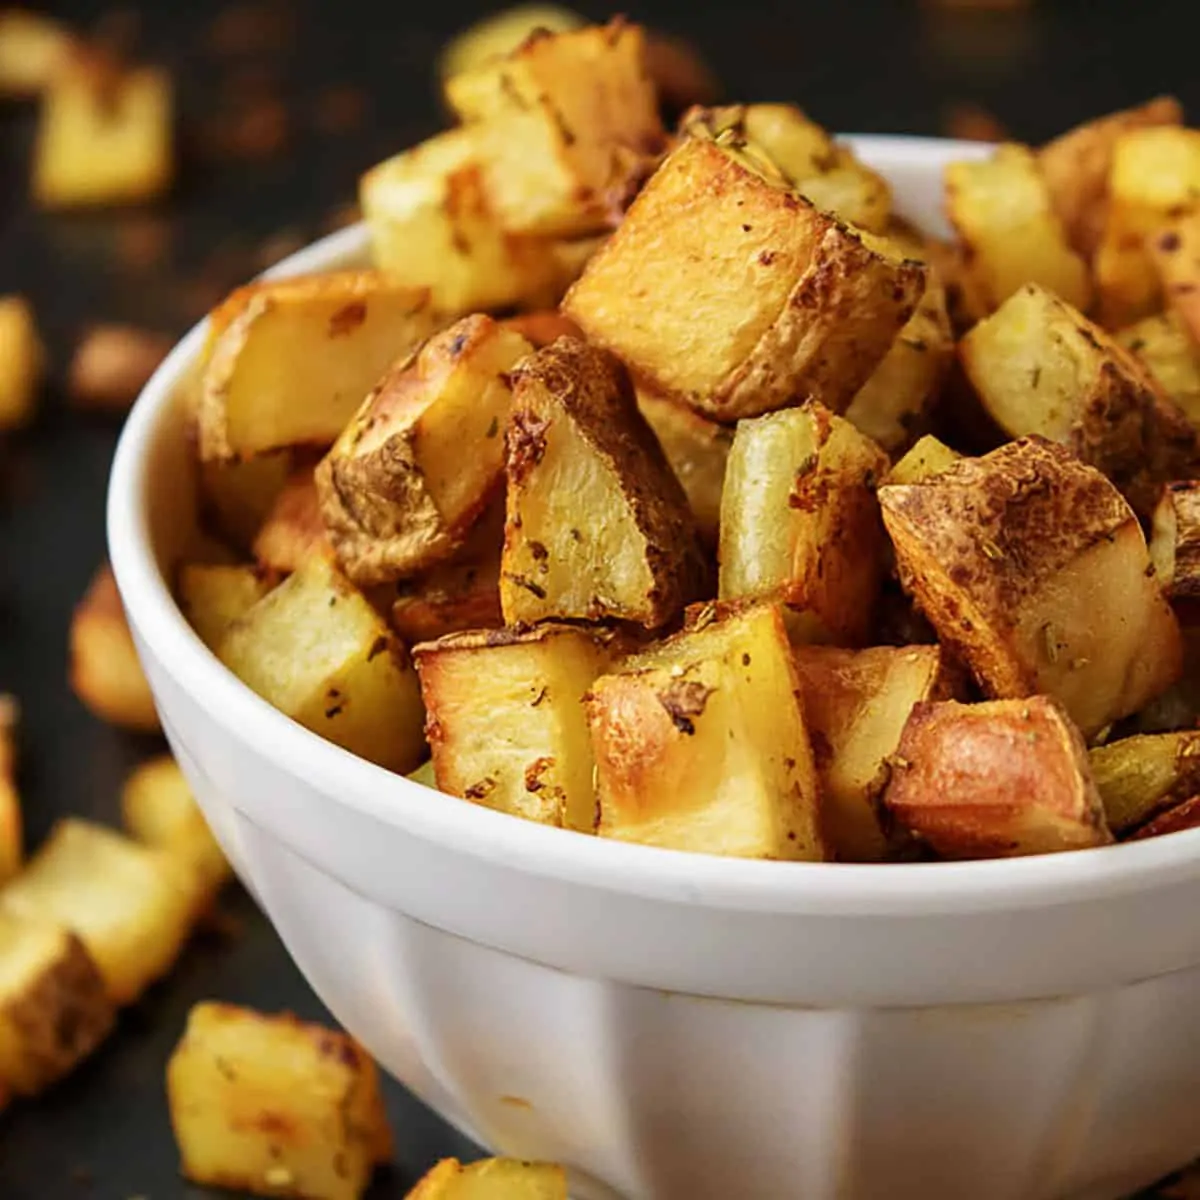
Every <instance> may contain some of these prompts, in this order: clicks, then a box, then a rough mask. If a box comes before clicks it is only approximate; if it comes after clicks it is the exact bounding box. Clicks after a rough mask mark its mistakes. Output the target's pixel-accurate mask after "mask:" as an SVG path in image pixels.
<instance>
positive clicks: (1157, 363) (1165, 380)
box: [1113, 312, 1200, 426]
mask: <svg viewBox="0 0 1200 1200" xmlns="http://www.w3.org/2000/svg"><path fill="white" fill-rule="evenodd" d="M1113 340H1114V341H1115V342H1116V343H1117V344H1118V345H1119V346H1123V347H1124V348H1125V349H1126V350H1128V351H1129V352H1130V353H1131V354H1133V355H1134V357H1135V358H1137V359H1138V360H1139V361H1140V362H1141V364H1142V365H1143V366H1144V367H1145V368H1146V370H1148V371H1149V372H1150V375H1151V377H1152V378H1153V379H1154V381H1155V383H1157V384H1158V386H1159V387H1160V388H1161V389H1162V390H1163V391H1164V392H1165V393H1166V394H1167V395H1168V396H1169V397H1170V398H1171V399H1172V400H1174V401H1175V403H1176V404H1177V405H1178V406H1179V408H1180V410H1181V411H1182V412H1183V413H1184V415H1185V416H1186V417H1187V419H1188V420H1189V421H1190V422H1191V423H1192V425H1194V426H1200V348H1198V347H1197V344H1196V343H1195V342H1194V341H1193V340H1192V338H1191V336H1190V335H1189V334H1188V332H1187V330H1186V329H1185V328H1184V326H1183V322H1182V321H1181V320H1180V318H1179V314H1178V313H1174V312H1164V313H1156V314H1155V315H1154V316H1152V317H1143V318H1142V320H1140V321H1135V322H1134V323H1133V324H1132V325H1127V326H1126V327H1125V328H1124V329H1121V330H1118V331H1117V332H1116V333H1114V334H1113Z"/></svg>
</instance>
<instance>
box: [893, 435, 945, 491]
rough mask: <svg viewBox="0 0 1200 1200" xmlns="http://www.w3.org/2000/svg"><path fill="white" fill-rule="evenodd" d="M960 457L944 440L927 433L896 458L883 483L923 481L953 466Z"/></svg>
mask: <svg viewBox="0 0 1200 1200" xmlns="http://www.w3.org/2000/svg"><path fill="white" fill-rule="evenodd" d="M960 458H962V455H961V454H959V452H958V451H957V450H951V449H950V447H949V446H947V445H946V443H945V442H943V441H940V440H939V439H938V438H936V437H934V436H933V434H932V433H927V434H926V435H925V436H924V437H923V438H921V440H920V441H918V442H917V443H916V444H915V445H914V446H913V448H912V449H911V450H909V451H908V453H907V454H905V455H904V457H903V458H900V459H898V460H897V461H896V462H895V463H894V464H893V465H892V469H891V470H890V471H888V473H887V475H885V476H884V478H883V482H884V483H924V482H925V480H927V479H932V478H933V476H935V475H938V474H940V473H941V472H942V471H945V470H947V469H948V468H950V467H952V466H954V464H955V463H956V462H958V460H959V459H960Z"/></svg>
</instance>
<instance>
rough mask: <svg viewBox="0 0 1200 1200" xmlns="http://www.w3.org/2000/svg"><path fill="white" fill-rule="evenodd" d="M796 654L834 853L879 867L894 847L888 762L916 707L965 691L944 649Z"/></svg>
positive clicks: (826, 649) (807, 649)
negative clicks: (883, 802)
mask: <svg viewBox="0 0 1200 1200" xmlns="http://www.w3.org/2000/svg"><path fill="white" fill-rule="evenodd" d="M795 657H796V668H797V670H798V671H799V674H800V685H801V693H802V696H803V700H804V716H805V719H806V721H807V722H808V731H809V737H810V738H811V740H812V747H813V758H814V759H815V761H816V765H817V773H818V775H819V776H820V779H821V788H822V793H823V796H824V805H823V810H822V815H823V818H824V827H825V834H826V837H827V838H828V839H829V843H830V848H831V851H832V854H833V856H834V857H836V858H838V859H840V860H841V861H844V862H878V861H880V860H881V859H883V858H884V857H886V855H887V850H888V843H887V838H886V836H885V834H884V831H883V829H882V828H881V827H880V824H879V797H880V795H881V793H882V792H883V788H884V785H885V784H886V783H887V779H888V765H887V760H888V758H889V757H890V756H891V755H892V754H894V753H895V752H896V749H897V747H898V746H899V745H900V735H901V733H903V731H904V726H905V723H906V722H907V721H908V716H909V713H911V712H912V710H913V706H914V705H916V704H917V703H919V702H921V701H926V700H944V699H947V698H949V697H950V696H952V695H953V694H954V693H955V692H956V691H957V690H958V687H957V684H958V681H957V679H956V677H955V673H954V671H953V669H952V668H951V666H950V664H949V662H948V661H947V656H946V654H945V653H944V651H942V649H941V648H940V647H939V646H874V647H872V648H870V649H869V650H837V649H834V648H833V647H832V646H796V647H795Z"/></svg>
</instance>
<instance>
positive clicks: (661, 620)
mask: <svg viewBox="0 0 1200 1200" xmlns="http://www.w3.org/2000/svg"><path fill="white" fill-rule="evenodd" d="M512 377H513V407H512V413H511V415H510V416H509V422H508V430H507V452H508V462H507V472H508V494H507V503H508V518H507V524H506V528H505V540H504V556H503V558H502V560H501V569H500V604H501V607H502V609H503V612H504V619H505V620H506V621H507V622H508V623H509V624H519V623H524V622H532V621H542V620H547V619H551V618H565V619H569V620H570V619H577V620H587V621H597V620H604V619H606V618H615V619H618V620H625V621H636V622H638V623H639V624H641V625H644V626H646V627H647V628H650V629H653V628H658V627H660V626H662V625H664V624H666V623H667V622H668V621H670V620H671V619H672V618H673V617H675V616H677V615H678V614H679V612H680V611H681V610H682V608H683V606H684V604H685V603H686V602H687V601H689V600H692V599H694V598H695V597H696V595H697V594H698V593H699V590H700V588H701V587H702V585H703V582H704V577H705V574H706V569H705V566H704V563H703V561H702V559H701V557H700V552H699V548H698V543H697V539H696V529H695V522H694V521H693V519H692V514H691V512H690V510H689V509H688V504H687V497H686V496H685V494H684V491H683V488H682V487H681V486H680V484H679V481H678V480H677V479H676V478H675V476H674V475H673V474H672V472H671V468H670V465H669V464H668V462H667V458H666V456H665V455H664V454H663V451H662V449H661V447H660V446H659V444H658V442H657V441H656V439H655V437H654V434H653V432H652V431H651V429H650V427H649V425H647V424H646V421H645V420H644V418H643V417H642V416H641V414H640V413H639V412H638V409H637V404H636V401H635V399H634V393H633V388H632V387H631V386H630V383H629V379H628V377H627V376H626V374H625V371H624V369H623V368H622V366H621V364H620V363H619V362H618V361H617V360H616V359H615V358H614V357H613V356H612V355H610V354H607V353H606V352H605V351H603V350H601V349H598V348H596V347H594V346H587V345H584V344H583V343H582V342H580V341H578V340H576V339H574V338H560V339H559V340H558V341H557V342H555V343H554V344H553V345H552V346H547V347H545V348H543V349H541V350H539V351H537V353H536V354H534V355H532V356H530V357H529V358H527V359H525V360H524V361H523V362H522V363H521V364H520V365H519V366H518V367H517V369H516V370H515V371H514V372H513V376H512Z"/></svg>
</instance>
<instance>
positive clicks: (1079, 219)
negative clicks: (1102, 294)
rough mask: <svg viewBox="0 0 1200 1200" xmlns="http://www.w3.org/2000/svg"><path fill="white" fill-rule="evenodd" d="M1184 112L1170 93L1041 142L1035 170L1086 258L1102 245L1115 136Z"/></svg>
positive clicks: (1179, 119)
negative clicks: (1044, 142) (1039, 174)
mask: <svg viewBox="0 0 1200 1200" xmlns="http://www.w3.org/2000/svg"><path fill="white" fill-rule="evenodd" d="M1182 123H1183V110H1182V109H1181V108H1180V105H1179V101H1178V100H1176V99H1175V98H1174V97H1173V96H1158V97H1156V98H1155V99H1153V100H1149V101H1147V102H1146V103H1145V104H1142V105H1140V106H1139V107H1137V108H1127V109H1125V110H1123V111H1122V112H1115V113H1110V114H1109V115H1108V116H1105V117H1097V118H1096V119H1095V120H1094V121H1087V122H1085V123H1084V124H1083V125H1077V126H1076V127H1075V128H1074V129H1070V130H1068V131H1067V132H1066V133H1064V134H1062V135H1061V136H1059V137H1056V138H1055V139H1054V141H1052V142H1048V143H1047V144H1046V145H1045V146H1043V147H1042V148H1041V149H1040V150H1039V151H1038V155H1037V164H1038V169H1039V170H1040V171H1041V173H1042V178H1043V179H1044V180H1045V182H1046V187H1047V189H1048V190H1049V192H1050V201H1051V203H1052V204H1053V205H1054V210H1055V212H1057V213H1058V217H1059V220H1061V221H1062V223H1063V226H1064V227H1065V228H1066V231H1067V237H1068V239H1069V240H1070V242H1071V245H1072V246H1074V247H1075V249H1076V250H1078V251H1079V253H1080V254H1082V255H1083V256H1084V257H1085V258H1089V259H1090V258H1091V257H1092V255H1093V254H1094V253H1095V251H1096V247H1097V246H1098V245H1099V244H1100V239H1101V237H1102V236H1103V233H1104V224H1105V221H1106V219H1107V216H1108V177H1109V172H1110V170H1111V167H1112V158H1113V147H1114V146H1115V145H1116V141H1117V138H1118V137H1120V135H1121V134H1123V133H1125V132H1126V131H1127V130H1130V129H1141V128H1144V127H1146V126H1152V125H1180V124H1182Z"/></svg>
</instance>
